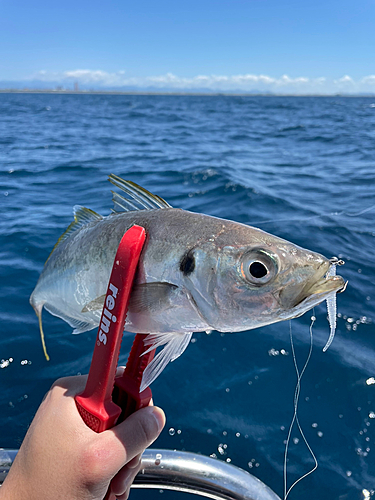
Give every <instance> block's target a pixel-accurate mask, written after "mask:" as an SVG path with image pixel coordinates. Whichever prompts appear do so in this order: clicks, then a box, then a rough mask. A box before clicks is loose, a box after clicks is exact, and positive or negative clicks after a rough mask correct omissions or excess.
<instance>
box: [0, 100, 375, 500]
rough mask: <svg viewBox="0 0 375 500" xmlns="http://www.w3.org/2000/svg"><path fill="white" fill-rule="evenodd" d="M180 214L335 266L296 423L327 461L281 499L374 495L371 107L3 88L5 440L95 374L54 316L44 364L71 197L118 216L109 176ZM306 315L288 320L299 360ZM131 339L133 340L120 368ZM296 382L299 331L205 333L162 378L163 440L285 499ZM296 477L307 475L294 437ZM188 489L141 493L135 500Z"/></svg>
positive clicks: (15, 440) (90, 340)
mask: <svg viewBox="0 0 375 500" xmlns="http://www.w3.org/2000/svg"><path fill="white" fill-rule="evenodd" d="M111 172H113V173H115V174H117V175H120V176H121V177H123V178H126V179H130V180H132V181H135V182H137V183H139V184H141V185H142V186H144V187H145V188H147V189H148V190H150V191H152V192H154V193H157V194H158V195H160V196H162V197H163V198H165V199H166V200H167V201H168V202H169V203H170V204H171V205H172V206H174V207H180V208H183V209H187V210H192V211H195V212H202V213H206V214H210V215H214V216H218V217H224V218H228V219H232V220H235V221H239V222H243V223H248V224H251V225H254V226H256V227H260V228H262V229H264V230H266V231H268V232H270V233H272V234H275V235H277V236H280V237H282V238H285V239H287V240H290V241H292V242H294V243H296V244H298V245H300V246H303V247H306V248H308V249H311V250H314V251H316V252H320V253H322V254H324V255H326V256H327V257H332V256H337V257H340V258H342V259H343V260H345V262H346V264H345V265H344V266H343V267H341V268H339V269H338V271H339V273H340V274H341V275H342V276H343V277H344V278H345V279H346V280H348V281H349V284H348V288H347V290H346V291H345V293H343V294H340V295H338V296H337V302H338V320H337V333H336V337H335V339H334V341H333V344H332V345H331V347H330V348H329V349H328V351H327V352H325V353H323V352H322V348H323V346H324V345H325V343H326V341H327V339H328V335H329V326H328V322H327V312H326V308H325V307H324V305H320V306H318V307H316V308H315V311H314V314H315V316H316V322H315V324H314V326H313V352H312V357H311V360H310V363H309V365H308V367H307V369H306V371H305V373H304V376H303V378H302V382H301V396H300V404H299V409H298V412H299V420H300V423H301V426H302V429H303V431H304V433H305V435H306V438H307V440H308V442H309V444H310V446H311V448H312V450H313V452H314V453H315V455H316V457H317V461H318V465H319V466H318V469H317V470H316V471H315V472H314V473H313V474H311V475H310V476H308V477H307V478H306V479H304V480H302V481H301V482H299V483H298V485H297V486H296V487H295V488H294V489H293V490H292V492H291V494H290V496H289V498H290V500H294V499H304V500H316V499H319V500H358V499H364V498H368V497H366V494H367V493H366V492H365V491H364V490H368V491H369V492H370V494H372V492H373V490H375V378H374V377H375V326H374V321H375V289H374V286H375V264H374V261H375V258H374V255H375V252H374V247H375V222H374V213H375V207H374V204H375V98H365V97H363V98H359V97H358V98H354V97H272V96H245V97H242V96H155V95H152V96H151V95H150V96H147V95H132V96H127V95H89V94H88V95H81V94H77V95H74V94H72V95H52V94H40V95H38V94H0V214H1V217H0V280H1V287H0V325H1V326H0V381H1V396H0V447H4V448H18V447H19V446H20V444H21V442H22V439H23V437H24V435H25V432H26V430H27V427H28V425H29V424H30V422H31V420H32V418H33V415H34V413H35V411H36V409H37V408H38V406H39V404H40V402H41V399H42V397H43V395H44V393H45V392H46V391H47V390H48V388H49V387H50V385H51V384H52V382H53V381H54V380H55V379H56V378H58V377H61V376H66V375H74V374H77V373H87V371H88V369H89V366H90V360H91V354H92V350H93V347H94V341H95V336H96V331H95V330H92V331H91V332H87V333H83V334H81V335H71V328H70V327H69V326H68V325H67V324H66V323H64V322H63V321H62V320H60V319H58V318H55V317H53V316H51V315H49V314H48V313H46V312H45V313H44V330H45V333H46V342H47V347H48V351H49V354H50V356H51V361H50V362H47V361H46V360H45V359H44V356H43V352H42V348H41V342H40V338H39V329H38V323H37V318H36V316H35V314H34V311H33V310H32V308H31V307H30V305H29V302H28V299H29V296H30V294H31V292H32V290H33V288H34V286H35V284H36V282H37V279H38V276H39V274H40V272H41V270H42V268H43V264H44V262H45V260H46V259H47V257H48V255H49V253H50V251H51V249H52V248H53V246H54V244H55V243H56V240H57V239H58V237H59V236H60V235H61V234H62V233H63V232H64V231H65V229H66V227H67V226H68V225H69V224H70V222H71V221H72V207H73V206H74V205H75V204H79V205H84V206H87V207H89V208H91V209H93V210H95V211H97V212H99V213H101V214H103V215H107V214H108V213H109V212H110V209H111V206H112V204H111V192H110V190H111V185H110V183H109V182H108V181H107V176H108V174H109V173H111ZM312 314H313V313H312V312H309V313H307V314H305V315H304V316H303V317H301V318H298V319H294V320H293V321H292V322H291V328H292V334H293V340H294V345H295V350H296V356H297V362H298V365H299V367H300V369H301V368H302V366H303V364H304V362H305V359H306V357H307V355H308V351H309V345H310V335H309V326H310V322H311V321H310V317H311V315H312ZM131 343H132V336H131V335H126V336H125V337H124V341H123V344H122V354H121V356H120V362H121V363H122V364H124V363H125V361H126V358H127V353H128V351H129V349H130V346H131ZM295 386H296V372H295V369H294V365H293V357H292V353H291V343H290V323H289V322H283V323H277V324H274V325H271V326H267V327H264V328H260V329H256V330H252V331H248V332H243V333H236V334H230V333H228V334H220V333H217V332H212V334H210V335H207V334H205V333H198V334H195V335H194V337H193V341H192V343H191V345H190V346H189V347H188V349H187V351H186V352H185V353H184V354H183V355H182V356H181V358H179V359H178V360H176V361H175V362H173V363H171V364H170V365H169V366H168V367H167V368H166V369H165V371H164V372H163V373H162V375H161V376H160V377H159V378H158V379H157V380H156V382H155V383H154V384H153V385H152V390H153V395H154V400H155V403H156V404H158V405H159V406H161V407H162V408H163V409H164V410H165V412H166V415H167V425H166V428H165V430H164V431H163V433H162V434H161V436H160V438H159V440H158V441H157V443H156V444H155V445H154V446H157V447H159V448H170V449H178V450H187V451H192V452H198V453H202V454H205V455H212V456H216V457H217V459H218V460H226V461H227V462H230V463H232V464H235V465H237V466H239V467H242V468H243V469H245V470H247V471H249V472H251V473H252V474H254V475H255V476H257V477H258V478H259V479H261V480H262V481H264V482H265V483H266V484H267V485H269V486H270V487H271V488H272V489H273V490H274V491H275V492H276V493H278V494H279V495H280V496H282V494H283V461H284V449H285V440H286V437H287V433H288V428H289V425H290V423H291V420H292V417H293V397H294V390H295ZM291 438H292V439H291V445H290V452H289V461H288V475H289V479H288V481H290V482H292V481H294V480H296V479H298V477H300V476H302V475H303V474H305V473H306V472H307V471H308V470H309V469H311V468H312V466H313V460H312V458H311V455H310V453H309V451H308V449H307V447H306V445H305V444H304V441H303V439H302V437H301V435H300V433H299V431H298V429H297V428H294V430H293V432H292V435H291ZM185 496H186V495H185V494H183V493H174V492H164V493H162V492H159V491H142V492H140V491H134V492H132V498H134V499H137V498H139V499H141V498H142V499H163V498H165V499H167V498H171V499H172V498H173V499H180V498H181V499H182V498H185Z"/></svg>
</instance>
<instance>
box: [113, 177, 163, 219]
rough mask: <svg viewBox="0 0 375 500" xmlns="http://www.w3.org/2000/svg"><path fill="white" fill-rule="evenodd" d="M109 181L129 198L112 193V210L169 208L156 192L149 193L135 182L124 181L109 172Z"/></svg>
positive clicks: (128, 210) (127, 210)
mask: <svg viewBox="0 0 375 500" xmlns="http://www.w3.org/2000/svg"><path fill="white" fill-rule="evenodd" d="M109 181H110V182H111V183H112V184H113V185H114V186H116V187H118V188H120V189H121V190H122V191H124V193H126V194H127V195H128V197H129V198H130V199H129V198H125V197H124V196H122V195H121V194H118V193H115V192H114V191H112V194H113V198H112V201H113V204H114V208H113V210H112V212H115V213H119V212H131V211H133V210H155V209H160V208H171V205H170V204H169V203H167V202H166V201H165V200H163V198H160V196H158V195H156V194H152V193H150V191H147V189H145V188H143V187H141V186H138V184H136V183H135V182H132V181H125V180H124V179H121V177H119V176H118V175H115V174H110V176H109Z"/></svg>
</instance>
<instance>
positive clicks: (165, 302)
mask: <svg viewBox="0 0 375 500" xmlns="http://www.w3.org/2000/svg"><path fill="white" fill-rule="evenodd" d="M177 290H178V286H176V285H172V284H171V283H167V282H155V283H141V284H140V285H135V287H134V288H133V290H132V293H131V295H130V301H129V309H130V310H131V311H132V313H142V312H145V311H147V312H156V311H158V312H160V311H162V310H165V309H168V307H170V306H171V304H172V299H173V296H174V294H175V293H176V291H177Z"/></svg>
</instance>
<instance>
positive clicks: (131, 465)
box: [126, 453, 142, 469]
mask: <svg viewBox="0 0 375 500" xmlns="http://www.w3.org/2000/svg"><path fill="white" fill-rule="evenodd" d="M141 458H142V453H138V455H136V456H135V457H134V458H133V459H132V460H130V462H128V463H127V464H126V466H127V467H128V468H129V469H135V468H136V467H138V465H139V462H140V461H141Z"/></svg>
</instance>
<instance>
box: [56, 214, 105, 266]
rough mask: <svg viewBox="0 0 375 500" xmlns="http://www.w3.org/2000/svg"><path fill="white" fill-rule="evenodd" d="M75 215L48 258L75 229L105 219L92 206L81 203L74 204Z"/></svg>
mask: <svg viewBox="0 0 375 500" xmlns="http://www.w3.org/2000/svg"><path fill="white" fill-rule="evenodd" d="M73 216H74V221H73V222H71V223H70V224H69V226H68V228H67V230H66V231H65V233H63V234H62V235H61V236H60V238H59V239H58V240H57V242H56V245H55V246H54V247H53V249H52V252H51V253H50V254H49V257H48V259H49V258H50V257H51V255H52V254H53V252H54V251H55V250H56V248H57V247H58V246H59V245H60V243H61V242H62V241H64V240H66V239H67V238H68V237H69V236H70V235H71V234H72V233H74V231H77V229H81V227H82V226H84V225H86V224H88V223H89V222H93V221H98V220H101V219H103V217H102V216H101V215H100V214H97V213H96V212H94V211H93V210H91V209H90V208H85V207H82V206H81V205H74V207H73ZM48 259H47V260H48Z"/></svg>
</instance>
